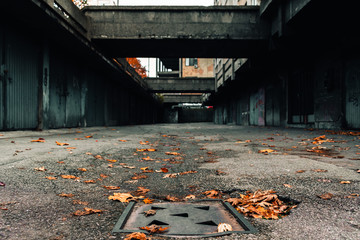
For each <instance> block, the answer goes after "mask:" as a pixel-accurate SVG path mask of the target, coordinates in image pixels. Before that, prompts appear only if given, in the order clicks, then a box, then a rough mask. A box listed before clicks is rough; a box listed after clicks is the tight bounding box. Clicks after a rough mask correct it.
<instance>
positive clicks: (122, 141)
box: [119, 140, 127, 142]
mask: <svg viewBox="0 0 360 240" xmlns="http://www.w3.org/2000/svg"><path fill="white" fill-rule="evenodd" d="M119 142H127V140H119Z"/></svg>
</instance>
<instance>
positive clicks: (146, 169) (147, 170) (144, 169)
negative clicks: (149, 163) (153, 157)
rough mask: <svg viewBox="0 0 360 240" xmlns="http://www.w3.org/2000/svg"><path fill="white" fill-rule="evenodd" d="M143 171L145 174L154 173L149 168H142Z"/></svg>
mask: <svg viewBox="0 0 360 240" xmlns="http://www.w3.org/2000/svg"><path fill="white" fill-rule="evenodd" d="M140 169H141V170H142V172H143V173H152V172H154V170H152V169H149V168H148V167H144V168H140Z"/></svg>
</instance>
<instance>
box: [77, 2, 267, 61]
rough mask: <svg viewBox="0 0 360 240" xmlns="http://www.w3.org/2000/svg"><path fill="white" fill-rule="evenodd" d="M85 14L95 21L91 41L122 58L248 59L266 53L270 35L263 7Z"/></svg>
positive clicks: (94, 10)
mask: <svg viewBox="0 0 360 240" xmlns="http://www.w3.org/2000/svg"><path fill="white" fill-rule="evenodd" d="M83 11H84V13H85V15H86V16H88V17H89V18H90V19H91V24H90V25H91V29H90V35H91V39H92V41H94V42H95V43H96V44H97V45H98V46H99V47H100V48H102V49H103V50H105V51H106V52H107V53H108V54H110V55H112V56H117V57H177V58H178V57H230V56H234V57H235V55H236V57H240V56H243V57H248V56H249V55H254V54H257V53H259V51H261V50H264V49H266V43H267V40H268V36H269V33H270V31H269V28H268V24H267V23H266V22H263V21H262V20H261V19H260V11H259V7H258V6H251V7H249V6H241V7H240V6H230V7H228V6H212V7H199V6H182V7H169V6H162V7H159V6H154V7H150V6H147V7H135V6H131V7H123V6H121V7H119V6H111V7H110V6H92V7H85V8H84V10H83ZM125 46H126V47H125ZM230 46H231V47H230Z"/></svg>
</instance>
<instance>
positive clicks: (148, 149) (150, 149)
mask: <svg viewBox="0 0 360 240" xmlns="http://www.w3.org/2000/svg"><path fill="white" fill-rule="evenodd" d="M136 151H138V152H155V151H156V149H154V148H144V149H138V148H137V149H136Z"/></svg>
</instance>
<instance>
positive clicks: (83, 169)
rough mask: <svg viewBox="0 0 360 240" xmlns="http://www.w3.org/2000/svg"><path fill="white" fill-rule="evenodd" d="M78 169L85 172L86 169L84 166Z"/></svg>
mask: <svg viewBox="0 0 360 240" xmlns="http://www.w3.org/2000/svg"><path fill="white" fill-rule="evenodd" d="M78 170H79V171H81V172H86V171H87V170H86V168H78Z"/></svg>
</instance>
